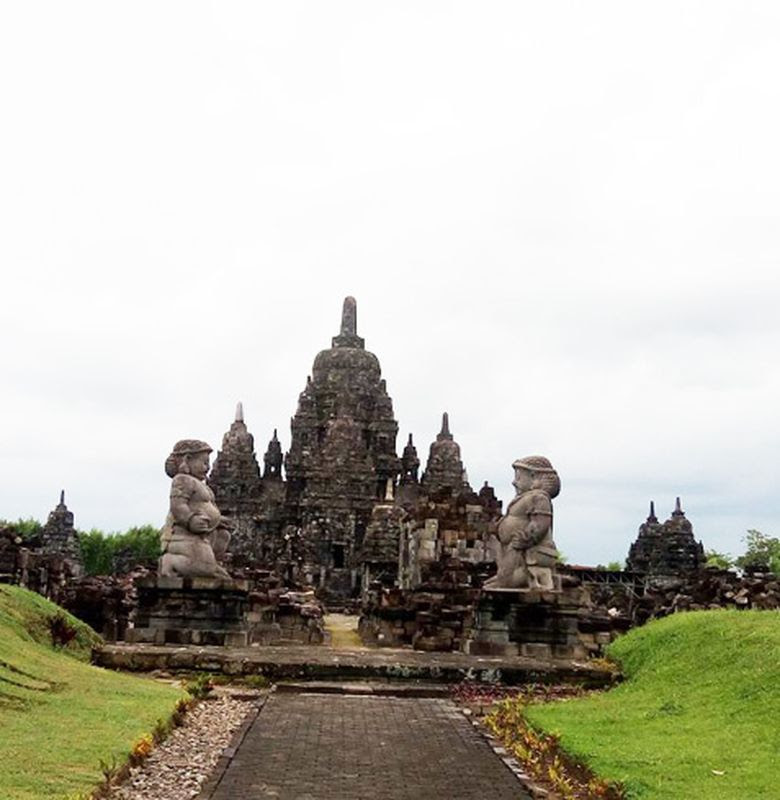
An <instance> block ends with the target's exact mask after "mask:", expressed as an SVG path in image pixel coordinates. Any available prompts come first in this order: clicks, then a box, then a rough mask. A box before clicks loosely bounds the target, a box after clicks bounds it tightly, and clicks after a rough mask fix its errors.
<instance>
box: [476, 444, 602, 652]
mask: <svg viewBox="0 0 780 800" xmlns="http://www.w3.org/2000/svg"><path fill="white" fill-rule="evenodd" d="M512 467H513V468H514V471H515V479H514V481H513V482H512V485H513V486H514V487H515V491H516V495H515V498H514V499H513V500H512V501H511V502H510V503H509V506H508V507H507V510H506V514H504V516H503V517H501V519H500V520H499V521H498V524H497V526H496V535H497V538H498V558H497V566H498V569H497V572H496V574H495V576H494V577H493V578H491V579H490V580H488V581H486V582H485V584H484V587H483V590H482V592H481V593H480V596H479V599H478V601H477V604H476V607H475V608H474V612H473V618H472V620H471V624H470V626H469V628H470V629H469V630H468V632H467V634H466V639H465V641H464V644H463V649H464V650H465V652H467V653H471V654H475V655H521V656H529V657H535V658H542V659H549V658H584V657H585V656H586V654H587V650H586V647H585V645H584V643H583V639H582V637H581V630H580V620H581V618H583V617H584V616H585V615H584V613H583V611H584V609H586V608H587V607H588V606H589V605H590V598H589V595H588V592H587V590H586V589H585V588H584V587H582V586H581V585H566V586H564V583H563V580H562V577H561V576H560V575H559V574H558V572H557V569H556V563H557V558H558V551H557V549H556V547H555V543H554V541H553V538H552V530H553V524H552V523H553V510H552V500H553V498H555V497H556V496H557V495H558V493H559V491H560V486H561V484H560V479H559V478H558V473H557V472H556V471H555V469H554V468H553V466H552V464H550V462H549V461H548V459H546V458H544V457H543V456H528V457H526V458H522V459H519V460H518V461H515V462H514V464H513V465H512Z"/></svg>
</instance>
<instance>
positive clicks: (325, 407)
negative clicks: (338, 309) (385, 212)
mask: <svg viewBox="0 0 780 800" xmlns="http://www.w3.org/2000/svg"><path fill="white" fill-rule="evenodd" d="M291 431H292V442H291V444H290V450H289V451H288V453H287V455H286V457H285V461H284V466H285V471H286V475H287V497H286V516H287V519H288V521H289V522H290V523H291V524H293V525H295V526H297V527H298V528H299V529H300V536H301V540H302V542H303V547H304V552H305V560H306V562H307V563H308V564H309V568H310V569H313V570H315V571H316V572H317V573H318V574H316V575H313V576H312V577H313V578H314V581H315V583H318V584H319V585H320V586H322V587H324V588H325V589H326V590H327V592H330V593H332V594H334V595H339V596H346V595H348V594H350V593H352V592H353V591H354V590H355V589H356V587H357V585H358V582H359V578H360V575H359V570H358V560H357V559H358V553H359V550H360V546H361V544H362V541H363V536H364V534H365V530H366V526H367V524H368V522H369V520H370V518H371V511H372V509H373V507H374V504H375V503H376V502H377V501H379V500H381V499H382V498H383V497H384V495H385V488H386V485H387V481H388V480H390V481H392V482H393V483H395V480H396V478H397V476H398V473H399V471H400V467H401V464H400V461H399V459H398V456H397V454H396V449H395V441H396V436H397V435H398V423H397V422H396V420H395V417H394V415H393V403H392V400H391V399H390V397H389V395H388V394H387V387H386V385H385V381H384V380H383V379H382V377H381V369H380V366H379V360H378V359H377V357H376V356H375V355H374V354H373V353H370V352H368V351H367V350H366V349H365V345H364V340H363V339H362V338H361V337H360V336H358V334H357V305H356V303H355V300H354V298H352V297H347V298H346V300H345V301H344V307H343V311H342V317H341V331H340V332H339V334H338V336H335V337H334V338H333V342H332V347H331V348H330V349H329V350H323V351H322V352H321V353H319V355H318V356H317V357H316V358H315V360H314V367H313V369H312V375H311V378H309V379H308V380H307V383H306V387H305V389H304V390H303V392H302V393H301V395H300V397H299V400H298V410H297V411H296V413H295V416H294V417H293V418H292V422H291Z"/></svg>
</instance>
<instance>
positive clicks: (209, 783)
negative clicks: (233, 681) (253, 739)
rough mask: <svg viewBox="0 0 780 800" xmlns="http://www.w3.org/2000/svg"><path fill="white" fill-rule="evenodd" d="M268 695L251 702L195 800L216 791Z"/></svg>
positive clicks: (208, 798)
mask: <svg viewBox="0 0 780 800" xmlns="http://www.w3.org/2000/svg"><path fill="white" fill-rule="evenodd" d="M269 695H270V692H269V693H268V694H265V695H264V696H263V697H262V698H261V699H260V700H259V701H255V702H253V703H252V707H251V708H250V709H249V712H248V713H247V715H246V716H245V717H244V721H243V722H242V723H241V725H239V727H238V729H237V730H236V731H235V733H234V734H233V738H232V739H231V740H230V744H229V745H228V746H227V747H226V748H225V749H224V750H223V751H222V753H221V755H220V756H219V758H218V759H217V763H216V764H215V766H214V769H213V770H212V772H211V775H209V777H208V778H206V781H205V782H204V783H203V784H202V786H201V787H200V792H198V794H197V795H196V796H195V800H211V797H212V796H213V795H214V792H216V790H217V787H218V786H219V784H220V782H221V781H222V778H223V776H224V775H225V772H226V771H227V768H228V767H229V766H230V762H231V761H232V760H233V757H234V756H235V754H236V751H237V750H238V748H239V747H240V746H241V743H242V742H243V741H244V737H245V736H246V734H247V732H248V731H249V729H250V728H251V727H252V725H253V723H254V721H255V720H256V719H257V717H258V715H259V714H260V712H261V711H262V710H263V706H264V705H265V704H266V701H267V700H268V697H269Z"/></svg>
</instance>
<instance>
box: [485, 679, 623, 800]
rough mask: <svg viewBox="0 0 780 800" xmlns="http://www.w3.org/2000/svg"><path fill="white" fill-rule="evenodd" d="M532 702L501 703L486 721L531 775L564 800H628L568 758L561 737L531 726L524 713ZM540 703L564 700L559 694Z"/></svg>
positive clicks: (524, 698) (522, 697)
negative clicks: (559, 738)
mask: <svg viewBox="0 0 780 800" xmlns="http://www.w3.org/2000/svg"><path fill="white" fill-rule="evenodd" d="M559 688H561V687H559ZM580 693H582V690H580ZM530 698H533V694H531V695H530ZM530 698H529V694H528V693H517V694H515V696H513V697H506V698H505V699H503V700H499V701H498V702H497V703H496V704H495V705H494V707H493V710H492V711H491V712H490V713H489V714H487V716H486V717H485V718H484V720H483V722H484V724H485V727H486V728H487V729H488V730H489V731H490V732H491V733H492V734H493V735H494V736H495V737H496V738H497V739H498V740H499V741H500V742H501V744H502V745H503V746H504V748H505V749H506V750H507V752H508V753H509V754H510V755H512V756H513V757H514V758H515V759H516V760H517V761H518V762H519V764H520V765H521V766H522V767H523V769H524V770H525V771H526V772H527V773H528V775H530V776H531V777H532V778H533V779H534V781H536V782H539V783H540V784H542V785H543V786H545V787H549V789H551V790H552V791H553V792H555V794H556V795H558V796H560V797H561V798H563V800H624V798H625V797H626V795H625V792H624V791H623V788H622V787H621V786H620V785H619V784H615V783H611V782H609V781H605V780H603V779H601V778H598V777H597V776H595V775H594V774H593V773H592V772H591V771H590V770H589V769H588V768H587V767H586V766H585V765H584V764H580V763H578V762H576V761H575V760H574V759H572V758H570V757H569V756H567V755H566V753H565V752H564V751H563V750H562V749H561V747H560V743H559V741H558V737H557V736H554V735H552V734H548V733H544V732H542V731H537V730H535V729H534V728H532V727H531V726H530V725H529V724H528V722H527V721H526V719H525V716H524V713H525V708H526V706H527V704H528V702H529V699H530ZM538 699H556V700H560V699H563V698H562V696H561V695H560V694H558V695H553V696H551V697H548V698H538Z"/></svg>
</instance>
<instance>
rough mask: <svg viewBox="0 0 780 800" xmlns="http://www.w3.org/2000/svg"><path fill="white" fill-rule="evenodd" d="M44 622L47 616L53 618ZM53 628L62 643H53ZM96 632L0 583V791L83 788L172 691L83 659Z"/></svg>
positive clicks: (44, 792) (48, 794) (163, 712)
mask: <svg viewBox="0 0 780 800" xmlns="http://www.w3.org/2000/svg"><path fill="white" fill-rule="evenodd" d="M52 620H55V621H54V622H52ZM52 630H54V634H55V637H56V638H57V639H58V640H59V641H64V640H68V641H67V643H66V644H64V645H62V646H55V645H54V644H53V638H52ZM99 641H100V637H99V636H98V635H97V634H96V633H95V632H94V631H93V630H92V629H91V628H89V627H88V626H87V625H85V624H84V623H82V622H79V621H78V620H77V619H75V617H72V616H71V615H70V614H67V612H65V611H63V610H62V609H61V608H59V606H56V605H54V604H53V603H50V602H49V601H48V600H45V599H44V598H42V597H40V596H39V595H37V594H34V593H33V592H28V591H26V590H25V589H20V588H18V587H15V586H4V585H0V732H1V735H0V764H2V768H0V797H2V798H4V800H6V799H7V800H44V798H62V797H64V796H67V795H69V794H73V793H76V792H85V791H88V790H89V789H91V788H92V787H93V786H94V785H95V784H96V783H98V781H99V780H100V779H101V778H102V773H101V770H100V762H101V761H104V762H106V763H111V762H112V761H113V760H114V759H116V761H118V762H120V763H121V762H122V761H124V759H125V757H126V756H127V753H128V751H129V750H130V748H131V746H132V744H133V742H134V741H135V740H137V739H138V738H139V737H140V736H142V735H143V734H145V733H148V732H149V731H151V730H152V728H153V727H154V724H155V722H156V721H157V719H158V718H167V717H168V715H169V714H170V713H171V711H172V710H173V706H174V705H175V703H176V701H177V699H178V698H179V697H180V696H181V694H182V693H181V692H180V691H178V690H176V689H174V688H172V687H170V686H165V685H162V684H159V683H155V682H153V681H151V680H148V679H145V678H138V677H135V676H128V675H122V674H119V673H115V672H109V671H107V670H103V669H99V668H98V667H93V666H90V665H89V664H88V663H86V662H87V661H88V659H89V652H90V649H91V647H92V645H93V644H95V643H97V642H99Z"/></svg>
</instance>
